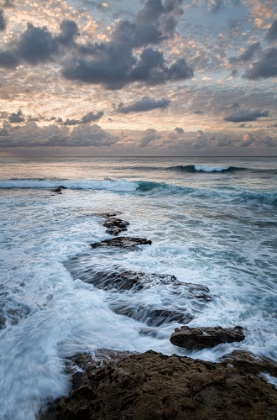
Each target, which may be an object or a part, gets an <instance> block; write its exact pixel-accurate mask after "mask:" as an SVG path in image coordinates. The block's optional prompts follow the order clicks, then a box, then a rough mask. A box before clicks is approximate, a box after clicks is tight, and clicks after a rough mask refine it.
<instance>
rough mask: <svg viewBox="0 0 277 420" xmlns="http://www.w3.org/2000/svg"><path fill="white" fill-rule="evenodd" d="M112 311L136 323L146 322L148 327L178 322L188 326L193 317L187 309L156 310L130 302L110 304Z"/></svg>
mask: <svg viewBox="0 0 277 420" xmlns="http://www.w3.org/2000/svg"><path fill="white" fill-rule="evenodd" d="M110 307H111V309H112V310H113V311H114V312H115V313H116V314H118V315H125V316H128V317H129V318H133V319H135V320H136V321H140V322H144V323H145V324H146V325H148V326H152V327H159V326H161V325H163V324H165V323H170V322H178V323H179V324H183V323H185V324H188V323H189V322H190V321H192V320H193V316H192V315H191V314H190V313H189V312H187V311H186V310H185V309H184V310H182V311H180V310H175V309H167V308H155V307H153V306H149V305H143V304H140V305H138V306H134V305H130V304H129V302H128V300H126V301H125V302H124V301H121V302H120V303H118V302H112V303H110Z"/></svg>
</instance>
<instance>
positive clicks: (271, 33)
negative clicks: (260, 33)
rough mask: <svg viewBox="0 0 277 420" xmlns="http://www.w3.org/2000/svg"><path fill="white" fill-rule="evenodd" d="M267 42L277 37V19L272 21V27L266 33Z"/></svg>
mask: <svg viewBox="0 0 277 420" xmlns="http://www.w3.org/2000/svg"><path fill="white" fill-rule="evenodd" d="M265 39H266V41H267V42H273V41H275V40H276V39H277V19H276V20H275V21H274V22H273V23H272V25H271V27H270V28H269V30H268V31H267V33H266V34H265Z"/></svg>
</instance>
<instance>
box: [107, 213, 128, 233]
mask: <svg viewBox="0 0 277 420" xmlns="http://www.w3.org/2000/svg"><path fill="white" fill-rule="evenodd" d="M128 225H129V222H126V221H125V220H122V219H118V218H116V217H109V218H107V220H106V221H105V222H104V224H103V226H105V227H107V228H108V229H107V230H106V232H107V233H109V234H110V235H118V234H119V233H121V232H124V231H126V230H127V226H128Z"/></svg>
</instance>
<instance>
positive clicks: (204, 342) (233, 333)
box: [170, 326, 245, 350]
mask: <svg viewBox="0 0 277 420" xmlns="http://www.w3.org/2000/svg"><path fill="white" fill-rule="evenodd" d="M244 338H245V335H244V330H243V328H242V327H239V326H237V327H235V328H221V327H212V328H209V327H203V328H202V327H201V328H189V327H187V326H183V327H181V328H176V329H175V332H174V333H173V334H172V335H171V337H170V341H171V343H172V344H174V345H175V346H179V347H184V348H186V349H190V350H201V349H204V348H207V347H214V346H217V345H218V344H222V343H233V342H234V341H242V340H244Z"/></svg>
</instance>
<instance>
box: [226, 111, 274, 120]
mask: <svg viewBox="0 0 277 420" xmlns="http://www.w3.org/2000/svg"><path fill="white" fill-rule="evenodd" d="M260 117H268V111H261V110H259V109H256V110H240V111H236V112H234V113H233V114H229V115H227V116H226V117H225V118H224V121H229V122H234V123H239V122H244V121H257V119H258V118H260Z"/></svg>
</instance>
